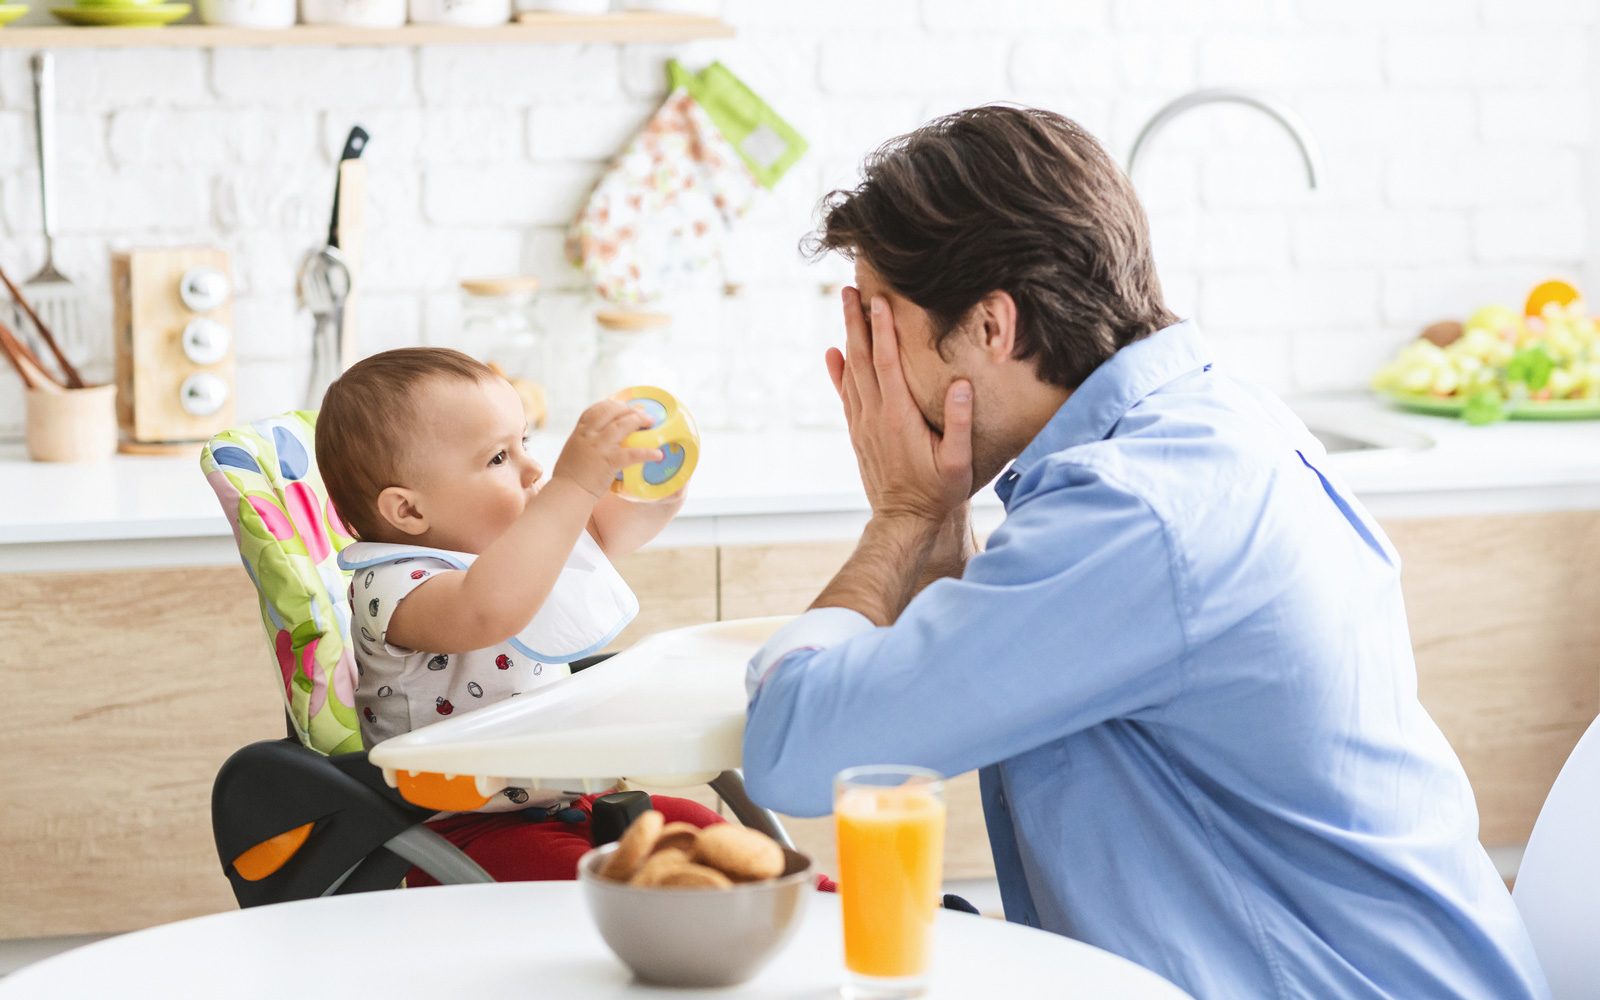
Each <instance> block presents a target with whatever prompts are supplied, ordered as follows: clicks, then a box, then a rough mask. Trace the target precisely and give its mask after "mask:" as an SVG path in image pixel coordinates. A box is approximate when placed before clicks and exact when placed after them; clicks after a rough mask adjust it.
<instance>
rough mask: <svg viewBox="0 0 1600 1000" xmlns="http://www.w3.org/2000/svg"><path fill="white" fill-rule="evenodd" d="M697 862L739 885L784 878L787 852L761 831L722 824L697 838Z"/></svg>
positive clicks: (707, 830)
mask: <svg viewBox="0 0 1600 1000" xmlns="http://www.w3.org/2000/svg"><path fill="white" fill-rule="evenodd" d="M694 860H695V861H696V862H698V863H700V864H702V865H708V866H710V867H712V868H715V869H716V870H717V871H719V872H722V873H723V874H724V875H726V876H728V877H729V878H731V879H733V880H734V881H735V882H756V881H760V880H761V879H764V878H777V877H778V876H779V875H782V874H783V848H781V847H779V846H778V842H777V841H775V840H773V839H772V838H771V837H769V836H767V835H766V834H764V833H762V832H761V831H759V830H751V829H749V828H747V827H743V826H734V825H733V824H732V823H718V824H717V825H716V826H708V827H706V828H705V829H704V830H701V831H700V834H699V836H697V837H696V838H695V844H694Z"/></svg>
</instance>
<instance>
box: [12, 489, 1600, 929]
mask: <svg viewBox="0 0 1600 1000" xmlns="http://www.w3.org/2000/svg"><path fill="white" fill-rule="evenodd" d="M1385 528H1386V530H1387V531H1388V532H1389V534H1390V536H1391V537H1392V538H1393V539H1394V541H1395V544H1396V546H1397V547H1398V548H1399V550H1400V552H1401V555H1402V557H1403V559H1404V572H1403V576H1402V580H1403V583H1404V587H1405V593H1406V600H1407V606H1408V614H1409V617H1410V621H1411V630H1412V640H1413V644H1414V646H1415V649H1416V658H1417V673H1418V687H1419V693H1420V696H1421V698H1422V701H1423V703H1424V704H1425V705H1426V706H1427V707H1428V709H1429V711H1430V712H1431V713H1432V714H1433V717H1434V718H1435V720H1437V722H1438V723H1439V726H1440V728H1441V729H1442V730H1443V731H1444V733H1445V735H1446V736H1447V737H1448V738H1449V739H1450V741H1451V743H1452V745H1453V746H1454V747H1455V748H1456V751H1457V753H1458V754H1460V756H1461V760H1462V763H1463V764H1464V766H1465V767H1466V770H1467V774H1468V776H1469V777H1470V778H1471V780H1472V783H1473V787H1474V790H1475V791H1476V793H1477V796H1478V804H1479V811H1480V813H1481V815H1482V837H1483V840H1484V842H1485V843H1489V844H1499V843H1518V842H1521V841H1523V840H1525V839H1526V838H1527V834H1528V831H1529V830H1530V829H1531V828H1532V824H1533V820H1534V817H1535V816H1536V815H1537V812H1538V808H1539V805H1540V803H1542V802H1543V800H1544V796H1545V794H1546V792H1548V790H1549V787H1550V784H1551V782H1552V781H1553V780H1554V778H1555V775H1556V773H1557V771H1559V770H1560V767H1561V764H1562V762H1563V761H1564V760H1565V759H1566V756H1567V753H1568V752H1570V750H1571V748H1572V746H1573V745H1574V744H1575V743H1576V741H1577V739H1578V737H1579V735H1581V734H1582V732H1583V730H1584V728H1585V726H1587V725H1588V723H1589V721H1590V720H1591V719H1593V718H1594V716H1595V714H1596V712H1597V710H1600V614H1596V613H1595V612H1596V610H1597V609H1596V608H1594V607H1593V606H1592V605H1593V603H1594V600H1595V599H1594V598H1591V597H1590V594H1591V592H1592V591H1593V590H1594V589H1595V588H1594V587H1593V586H1591V584H1590V580H1591V579H1592V577H1593V575H1594V570H1593V567H1595V566H1597V565H1600V513H1556V514H1536V515H1520V516H1516V517H1492V518H1491V517H1485V518H1450V519H1440V520H1419V521H1393V522H1389V523H1387V524H1385ZM851 549H852V546H851V544H849V543H840V542H824V543H805V544H791V545H764V546H740V547H724V548H721V549H718V548H710V547H707V548H682V549H659V550H650V551H645V552H641V553H637V554H635V555H633V556H630V557H628V558H626V559H622V560H619V561H618V563H617V567H618V570H619V571H620V572H621V573H622V575H623V577H624V578H625V579H626V580H627V581H628V583H629V584H630V586H632V587H633V588H634V590H635V592H636V593H637V594H638V595H639V599H640V605H641V610H640V614H639V617H638V618H637V620H636V621H635V622H634V623H633V624H632V625H631V626H630V627H629V628H628V629H627V630H626V631H625V632H624V633H623V634H622V635H621V636H620V637H619V639H618V641H617V643H616V644H614V648H623V647H625V646H626V645H628V644H630V643H631V642H633V641H635V640H636V639H637V638H638V637H639V636H642V635H646V634H649V633H651V632H656V631H660V630H662V629H667V628H675V627H678V626H683V625H692V624H698V623H701V622H707V621H715V620H719V619H731V618H745V617H754V616H760V615H777V614H794V613H798V612H800V611H803V610H804V609H805V608H806V606H807V605H809V604H810V602H811V600H812V599H813V598H814V597H815V596H816V594H817V592H818V591H819V590H821V588H822V587H823V586H824V585H825V584H826V583H827V581H828V580H829V579H830V578H831V577H832V575H833V574H834V572H835V571H836V570H837V569H838V567H839V566H840V565H841V564H842V563H843V562H844V560H845V559H846V558H847V557H848V556H849V554H850V551H851ZM0 650H3V652H0V695H3V697H4V698H5V704H6V705H7V706H8V708H9V710H10V721H8V723H7V724H6V726H5V727H3V728H0V760H3V761H4V763H5V770H4V775H3V777H0V885H3V886H4V887H5V889H4V891H3V892H0V938H6V937H31V936H38V935H48V934H68V933H84V932H98V931H115V930H128V929H132V928H137V927H143V926H148V925H151V924H155V923H161V922H165V921H170V920H177V919H182V918H184V917H190V916H196V915H199V914H203V913H209V912H214V911H217V910H220V909H225V908H229V907H231V906H232V905H233V900H232V895H231V893H230V892H229V890H228V886H227V882H226V880H225V879H224V878H223V876H222V872H221V866H220V863H219V862H218V860H217V857H216V854H215V852H214V850H213V848H212V842H211V821H210V792H211V780H212V777H213V776H214V775H215V773H216V770H217V768H218V767H219V766H220V765H221V763H222V762H223V760H225V759H226V758H227V756H228V755H229V754H230V753H232V752H233V751H234V750H235V749H237V748H238V747H239V746H241V745H243V744H245V743H248V742H251V741H253V740H257V739H270V738H276V737H278V736H281V735H282V733H283V715H282V709H281V707H280V701H279V695H278V692H277V691H276V689H275V687H274V684H275V679H276V677H277V669H276V667H275V666H274V664H273V663H272V661H271V657H270V656H269V655H268V651H267V647H266V643H265V639H264V637H263V636H262V633H261V626H260V623H259V619H258V616H257V612H256V604H255V594H254V591H253V590H252V588H251V586H250V582H249V580H248V578H247V577H246V576H245V574H244V572H243V570H241V569H240V568H238V567H237V566H216V567H203V568H196V569H142V570H119V571H107V572H98V573H18V574H0ZM673 794H684V792H683V790H674V791H673ZM689 794H690V795H691V796H698V797H701V798H702V799H703V800H704V801H707V802H713V803H714V801H715V799H714V797H713V796H711V794H710V792H709V790H708V789H700V790H691V791H690V792H689ZM949 805H950V821H949V822H950V825H949V831H948V836H947V845H948V846H947V852H946V862H945V871H946V874H947V876H949V877H952V878H972V877H981V876H984V875H988V874H990V873H992V871H993V866H992V862H991V860H990V856H989V847H988V839H987V837H986V835H985V833H984V827H983V815H982V809H981V807H980V806H979V803H978V793H977V782H976V779H975V776H974V775H971V774H968V775H962V776H960V777H958V778H956V779H954V780H953V781H952V782H951V785H950V791H949ZM789 827H790V830H791V832H792V833H793V834H794V836H795V838H796V840H797V841H798V842H799V843H800V845H801V847H802V849H804V850H806V851H807V852H808V853H811V854H813V855H814V856H815V857H816V859H817V863H818V867H819V869H820V870H822V871H826V872H830V873H832V872H837V870H838V867H837V864H836V861H835V853H834V846H833V830H832V821H831V820H829V819H806V820H801V819H792V820H790V821H789Z"/></svg>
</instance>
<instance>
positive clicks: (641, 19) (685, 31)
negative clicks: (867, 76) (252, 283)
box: [0, 11, 733, 49]
mask: <svg viewBox="0 0 1600 1000" xmlns="http://www.w3.org/2000/svg"><path fill="white" fill-rule="evenodd" d="M522 18H523V20H522V21H521V22H520V23H513V24H504V25H500V26H498V27H494V28H463V27H458V26H455V25H449V24H408V25H406V26H405V27H402V28H350V27H344V26H342V25H331V24H297V25H295V26H294V27H292V28H283V29H280V30H260V29H254V28H229V27H220V26H216V25H208V24H175V25H172V26H171V27H166V28H79V27H48V28H45V27H39V28H31V27H30V28H17V27H11V28H0V48H26V49H65V48H107V49H109V48H134V47H138V48H154V47H160V48H223V47H230V48H231V47H237V46H277V45H510V44H519V43H520V44H541V43H550V42H684V41H689V40H692V39H696V38H732V37H733V27H732V26H731V25H728V24H725V23H723V22H722V21H720V20H718V19H717V18H714V17H696V16H693V15H689V14H657V13H647V12H644V11H638V12H633V13H626V14H598V15H592V16H584V15H578V14H524V15H522Z"/></svg>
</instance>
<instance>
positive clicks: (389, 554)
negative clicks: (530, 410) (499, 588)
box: [339, 532, 639, 812]
mask: <svg viewBox="0 0 1600 1000" xmlns="http://www.w3.org/2000/svg"><path fill="white" fill-rule="evenodd" d="M475 558H476V557H475V556H473V555H471V554H469V553H463V552H450V551H447V550H444V549H430V548H423V547H421V546H415V545H390V544H379V543H374V542H357V543H355V544H353V545H350V546H348V547H347V548H345V549H344V551H342V552H341V553H340V554H339V563H340V565H341V566H342V567H344V568H345V569H349V570H352V571H353V576H352V579H351V582H350V609H351V615H350V632H351V636H350V638H351V641H352V643H353V644H354V646H355V659H356V671H357V680H356V712H357V714H358V715H359V716H360V720H361V742H362V744H363V745H364V746H366V747H367V748H368V749H371V748H372V747H374V746H376V745H377V744H379V743H381V742H382V741H384V740H386V739H389V738H390V737H392V736H399V735H400V734H401V733H407V732H410V731H411V730H413V729H417V728H419V727H422V726H426V725H431V724H432V723H435V722H439V721H441V720H443V719H448V718H453V717H455V716H457V715H461V714H462V713H464V712H470V711H472V710H473V709H476V708H482V707H484V706H485V705H492V704H494V703H495V702H497V701H503V700H504V699H506V698H510V697H511V696H513V695H516V694H520V693H521V692H523V691H529V690H532V689H533V688H536V687H540V686H543V685H545V684H549V683H552V682H553V681H557V680H560V679H562V678H564V677H567V676H570V674H571V670H570V669H569V668H568V666H567V664H568V663H569V662H570V661H572V660H576V659H580V658H582V657H585V656H589V655H591V654H593V653H596V652H599V650H600V649H601V647H603V646H605V645H606V644H607V643H609V642H610V641H611V640H612V639H614V638H615V637H616V635H617V633H618V632H620V631H622V629H623V627H624V626H625V625H627V624H628V622H630V621H632V620H633V616H634V615H635V614H637V613H638V610H639V603H638V600H637V599H636V598H635V597H634V595H633V592H632V591H631V590H629V589H628V586H627V584H626V583H624V582H623V581H622V577H621V576H619V575H618V574H617V571H616V569H615V568H613V567H612V565H611V563H610V561H609V560H607V559H606V557H605V553H604V552H602V551H601V550H600V546H599V545H597V544H596V543H595V541H594V539H592V538H590V537H589V535H588V533H587V532H585V533H584V534H583V535H582V536H580V538H579V539H578V544H577V545H576V546H574V548H573V551H572V555H571V556H569V557H568V559H567V563H566V565H565V566H564V567H563V568H562V571H561V576H560V577H559V578H558V579H557V581H556V585H555V587H554V588H552V590H551V593H550V596H549V597H548V598H546V599H545V603H544V604H543V605H542V606H541V607H540V608H539V611H538V613H537V614H535V615H534V617H533V620H532V621H531V622H529V624H528V627H527V628H525V629H523V630H522V631H521V632H520V633H518V634H517V635H515V636H513V637H512V638H510V639H509V640H507V641H505V642H502V643H499V644H497V645H494V646H490V647H488V648H486V649H476V650H472V651H470V652H466V653H431V652H427V651H424V650H414V649H407V648H405V647H403V646H398V645H395V644H394V643H391V642H389V641H388V638H387V637H388V630H389V620H390V619H391V618H392V617H393V616H394V612H395V609H396V608H397V607H399V606H400V602H401V601H403V600H405V598H406V596H407V595H408V594H410V593H411V591H413V590H415V589H416V588H417V587H420V586H421V585H422V584H424V583H426V582H427V581H428V580H431V579H432V578H433V577H435V576H437V575H439V574H440V573H457V572H462V571H463V570H465V569H466V568H467V567H468V566H470V565H471V564H472V561H473V560H474V559H475ZM502 796H503V797H504V799H505V801H503V802H502V801H499V800H498V798H497V800H496V801H493V802H491V803H489V804H488V805H486V806H484V807H483V808H482V809H480V810H479V811H480V812H500V811H508V810H514V809H522V808H525V807H527V806H529V805H541V804H545V803H544V802H543V801H534V800H533V799H550V800H551V801H555V800H557V799H559V798H566V797H567V796H541V795H540V794H539V793H537V792H535V793H534V794H533V797H532V798H530V796H529V793H528V790H525V789H521V788H508V789H506V790H505V791H504V792H503V793H502Z"/></svg>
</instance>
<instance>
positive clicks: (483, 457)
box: [404, 378, 544, 553]
mask: <svg viewBox="0 0 1600 1000" xmlns="http://www.w3.org/2000/svg"><path fill="white" fill-rule="evenodd" d="M410 403H411V404H412V405H414V406H416V407H418V409H417V412H416V414H415V416H416V418H417V419H416V426H417V427H418V428H420V430H419V433H418V435H417V437H416V438H415V440H414V441H413V442H412V446H411V448H410V449H409V450H408V451H407V454H406V457H405V470H404V474H405V477H406V479H407V480H408V483H407V485H410V486H411V487H412V489H414V490H415V491H416V493H417V505H418V507H419V508H420V509H421V511H422V514H423V515H424V516H425V517H426V518H427V523H428V531H427V538H426V544H429V545H433V546H437V547H439V548H445V549H453V550H455V551H457V552H472V553H478V552H482V551H483V550H484V548H485V547H487V546H488V545H489V543H490V542H492V541H494V540H495V539H496V538H499V537H500V535H501V534H503V533H504V532H505V530H506V529H507V528H509V527H511V525H512V523H513V522H514V521H516V519H517V518H518V517H519V516H521V514H522V509H523V508H524V507H525V506H527V503H528V500H529V499H531V498H532V497H533V495H534V494H535V493H536V492H538V488H539V481H540V479H541V478H542V477H543V475H544V470H543V469H542V468H540V466H539V463H538V462H535V461H534V460H533V458H532V457H531V456H529V455H528V453H527V451H525V450H524V448H523V438H524V437H526V435H527V432H528V425H527V421H526V420H525V419H524V417H523V412H522V401H521V399H520V398H519V397H518V396H517V392H516V390H515V389H513V388H511V385H510V383H508V382H506V381H505V380H504V379H499V378H494V379H487V380H485V381H482V382H467V381H463V380H460V379H437V380H434V381H431V382H428V383H427V384H426V385H424V386H423V388H422V390H421V391H420V392H419V393H418V394H417V396H416V397H415V398H414V399H413V400H411V401H410Z"/></svg>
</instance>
